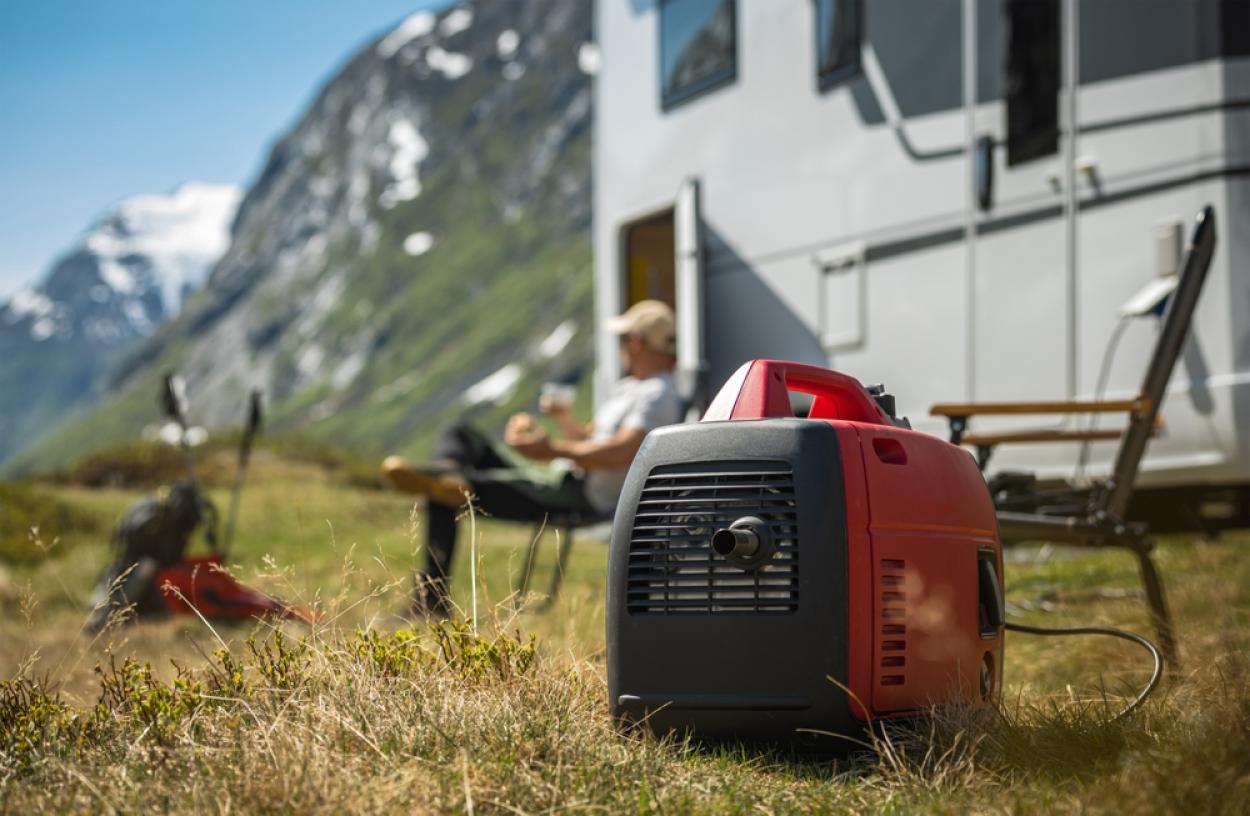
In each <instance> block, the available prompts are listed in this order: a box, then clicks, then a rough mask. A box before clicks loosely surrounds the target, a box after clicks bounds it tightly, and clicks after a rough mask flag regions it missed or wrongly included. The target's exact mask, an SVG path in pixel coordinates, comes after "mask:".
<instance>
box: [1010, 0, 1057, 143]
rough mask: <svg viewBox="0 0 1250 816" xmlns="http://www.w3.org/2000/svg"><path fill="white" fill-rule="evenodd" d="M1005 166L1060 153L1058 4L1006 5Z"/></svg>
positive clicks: (1031, 0) (1043, 0) (1015, 1)
mask: <svg viewBox="0 0 1250 816" xmlns="http://www.w3.org/2000/svg"><path fill="white" fill-rule="evenodd" d="M1006 10H1007V164H1008V165H1013V164H1019V163H1020V162H1025V161H1029V160H1030V159H1036V158H1040V157H1042V156H1049V155H1051V154H1052V153H1057V152H1058V151H1059V85H1060V75H1059V0H1008V2H1007V6H1006Z"/></svg>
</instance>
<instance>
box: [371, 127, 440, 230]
mask: <svg viewBox="0 0 1250 816" xmlns="http://www.w3.org/2000/svg"><path fill="white" fill-rule="evenodd" d="M386 141H387V143H388V144H389V145H390V147H391V160H390V161H389V162H387V166H386V167H387V170H388V171H389V173H390V176H391V181H390V183H389V184H387V185H386V188H385V189H384V190H383V191H382V195H381V196H380V198H379V201H380V203H381V204H382V206H383V207H385V208H387V209H390V208H391V207H394V206H395V205H396V204H398V203H399V202H401V201H412V200H413V199H414V198H416V197H417V196H419V195H420V194H421V179H420V177H419V176H418V169H419V167H418V165H420V163H421V162H422V161H423V160H424V159H425V157H426V156H428V155H429V154H430V145H429V144H428V143H427V142H426V141H425V138H424V137H422V135H421V131H419V130H417V126H416V125H414V124H413V123H412V122H410V121H408V120H407V119H397V120H396V121H394V122H392V123H391V128H390V130H389V131H388V132H387V134H386Z"/></svg>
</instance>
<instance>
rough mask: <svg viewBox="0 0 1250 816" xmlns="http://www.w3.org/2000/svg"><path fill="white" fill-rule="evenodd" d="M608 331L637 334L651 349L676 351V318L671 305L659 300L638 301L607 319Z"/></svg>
mask: <svg viewBox="0 0 1250 816" xmlns="http://www.w3.org/2000/svg"><path fill="white" fill-rule="evenodd" d="M608 331H610V332H612V333H613V334H633V335H637V336H638V337H641V338H642V341H643V342H644V343H646V344H647V346H649V347H650V348H651V350H652V351H659V352H663V353H664V354H673V353H675V352H676V351H677V320H676V318H675V317H674V316H673V309H672V307H670V306H669V305H668V304H667V303H664V302H663V301H660V300H640V301H638V302H637V303H635V304H634V305H633V306H630V307H629V309H628V310H626V312H625V313H624V314H622V315H618V316H617V317H614V318H612V319H611V320H609V321H608Z"/></svg>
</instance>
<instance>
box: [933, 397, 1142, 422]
mask: <svg viewBox="0 0 1250 816" xmlns="http://www.w3.org/2000/svg"><path fill="white" fill-rule="evenodd" d="M1148 410H1150V400H1148V399H1146V398H1145V397H1136V398H1134V399H1124V400H1066V401H1061V402H962V403H961V402H948V403H939V404H937V405H934V406H933V407H932V408H930V409H929V414H930V416H944V417H950V418H957V417H963V418H965V419H966V418H968V417H971V416H990V415H997V416H1006V415H1020V414H1113V413H1130V414H1138V413H1141V412H1143V411H1148Z"/></svg>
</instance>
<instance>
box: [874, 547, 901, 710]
mask: <svg viewBox="0 0 1250 816" xmlns="http://www.w3.org/2000/svg"><path fill="white" fill-rule="evenodd" d="M880 579H881V585H880V586H879V587H878V589H879V591H880V592H881V631H880V632H879V633H878V640H877V650H878V654H879V655H880V658H881V671H880V673H879V675H878V676H879V677H880V678H881V685H883V686H901V685H904V684H905V683H906V682H907V562H905V561H903V560H902V559H901V558H883V559H881V573H880Z"/></svg>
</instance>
